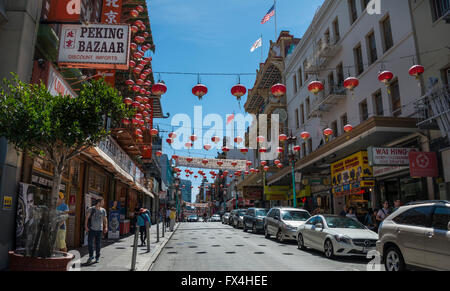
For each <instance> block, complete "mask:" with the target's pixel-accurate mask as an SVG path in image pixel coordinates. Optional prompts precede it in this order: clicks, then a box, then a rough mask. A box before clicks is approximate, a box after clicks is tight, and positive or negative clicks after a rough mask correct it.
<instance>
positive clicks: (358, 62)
mask: <svg viewBox="0 0 450 291" xmlns="http://www.w3.org/2000/svg"><path fill="white" fill-rule="evenodd" d="M353 55H354V56H355V66H356V72H357V73H358V75H361V74H362V73H363V72H364V63H363V57H362V49H361V44H359V45H358V46H357V47H355V48H354V49H353Z"/></svg>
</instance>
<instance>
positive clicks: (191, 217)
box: [187, 215, 198, 222]
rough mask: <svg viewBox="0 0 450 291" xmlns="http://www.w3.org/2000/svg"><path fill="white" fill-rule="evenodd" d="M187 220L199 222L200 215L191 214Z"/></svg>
mask: <svg viewBox="0 0 450 291" xmlns="http://www.w3.org/2000/svg"><path fill="white" fill-rule="evenodd" d="M187 222H198V215H189V216H188V218H187Z"/></svg>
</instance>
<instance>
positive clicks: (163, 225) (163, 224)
mask: <svg viewBox="0 0 450 291" xmlns="http://www.w3.org/2000/svg"><path fill="white" fill-rule="evenodd" d="M165 225H166V219H165V218H163V223H162V237H164V227H165Z"/></svg>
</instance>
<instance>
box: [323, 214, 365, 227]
mask: <svg viewBox="0 0 450 291" xmlns="http://www.w3.org/2000/svg"><path fill="white" fill-rule="evenodd" d="M325 220H326V222H327V225H328V227H329V228H349V229H365V228H366V227H365V226H364V225H362V224H361V223H359V222H358V221H356V220H354V219H352V218H348V217H337V216H328V217H325Z"/></svg>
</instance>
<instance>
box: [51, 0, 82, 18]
mask: <svg viewBox="0 0 450 291" xmlns="http://www.w3.org/2000/svg"><path fill="white" fill-rule="evenodd" d="M49 7H50V8H49V12H48V17H47V20H48V21H50V22H80V16H81V0H50V6H49Z"/></svg>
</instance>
